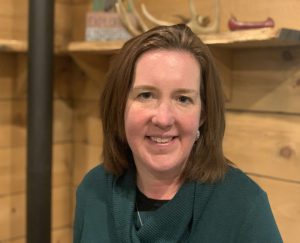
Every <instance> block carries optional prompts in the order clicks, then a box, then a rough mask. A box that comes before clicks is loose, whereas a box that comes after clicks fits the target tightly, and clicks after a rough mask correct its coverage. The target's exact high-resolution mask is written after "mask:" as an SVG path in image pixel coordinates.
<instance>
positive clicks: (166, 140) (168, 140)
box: [150, 137, 172, 143]
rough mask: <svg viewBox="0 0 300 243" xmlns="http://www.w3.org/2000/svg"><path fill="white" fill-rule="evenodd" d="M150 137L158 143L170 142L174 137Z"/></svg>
mask: <svg viewBox="0 0 300 243" xmlns="http://www.w3.org/2000/svg"><path fill="white" fill-rule="evenodd" d="M150 139H151V140H152V141H154V142H156V143H168V142H170V141H171V140H172V137H167V138H160V137H150Z"/></svg>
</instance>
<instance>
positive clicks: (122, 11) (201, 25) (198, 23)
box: [116, 0, 220, 35]
mask: <svg viewBox="0 0 300 243" xmlns="http://www.w3.org/2000/svg"><path fill="white" fill-rule="evenodd" d="M128 2H129V5H130V8H131V9H132V13H133V15H134V16H135V18H136V20H137V23H138V25H139V26H140V28H141V30H142V31H147V30H149V27H148V26H147V25H146V23H145V22H144V20H143V19H142V17H141V16H140V14H139V13H138V11H137V10H136V8H135V5H134V4H133V0H128ZM214 2H215V4H214V5H215V21H214V23H213V24H212V25H210V26H206V24H207V17H203V16H200V15H199V14H198V13H197V11H196V8H195V5H194V1H193V0H189V9H190V14H191V19H190V20H189V21H188V22H187V23H186V25H187V26H189V27H190V28H191V29H192V31H194V32H195V33H196V34H206V33H211V32H217V31H218V29H219V22H220V4H219V0H214ZM116 9H117V12H118V13H119V15H120V17H121V20H122V22H123V23H124V25H125V26H126V27H127V28H128V30H129V31H130V32H131V33H132V34H133V35H138V34H140V33H141V31H140V30H139V29H138V28H136V27H135V26H134V24H133V23H132V20H131V18H130V16H129V15H128V13H127V11H126V8H125V6H124V4H123V2H122V0H118V3H116ZM141 9H142V13H143V15H144V16H145V17H146V18H147V19H148V20H149V21H151V22H152V23H154V24H156V25H173V24H175V23H172V22H168V21H164V20H160V19H157V18H156V17H154V16H153V15H152V14H150V13H149V11H148V10H147V8H146V6H145V5H144V4H141Z"/></svg>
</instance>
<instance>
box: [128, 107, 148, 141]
mask: <svg viewBox="0 0 300 243" xmlns="http://www.w3.org/2000/svg"><path fill="white" fill-rule="evenodd" d="M144 113H145V112H143V110H140V109H136V108H135V107H134V106H133V105H127V106H126V109H125V115H124V123H125V124H124V125H125V134H126V137H127V140H128V141H130V140H132V138H134V137H137V135H138V134H140V132H142V131H143V130H144V129H143V128H144V127H145V123H146V121H145V119H146V114H144ZM137 131H139V132H137Z"/></svg>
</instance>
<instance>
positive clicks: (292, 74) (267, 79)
mask: <svg viewBox="0 0 300 243" xmlns="http://www.w3.org/2000/svg"><path fill="white" fill-rule="evenodd" d="M299 70H300V48H298V47H297V48H276V49H273V48H265V49H256V50H254V49H248V50H239V51H236V52H235V53H234V54H233V71H232V79H233V81H232V82H233V87H232V96H231V99H230V101H229V102H228V103H227V107H228V108H229V109H243V110H244V109H247V110H256V111H276V112H288V113H300V105H299V104H300V71H299Z"/></svg>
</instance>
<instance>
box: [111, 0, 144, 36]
mask: <svg viewBox="0 0 300 243" xmlns="http://www.w3.org/2000/svg"><path fill="white" fill-rule="evenodd" d="M115 6H116V10H117V13H118V14H119V16H120V18H121V21H122V22H123V24H124V25H125V26H126V27H127V29H128V31H129V32H130V33H131V34H133V35H139V34H141V31H139V30H138V29H137V28H136V27H135V26H134V24H133V23H132V21H131V19H130V16H129V15H128V13H127V11H126V7H125V6H124V4H123V2H122V0H118V2H117V3H116V4H115Z"/></svg>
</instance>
